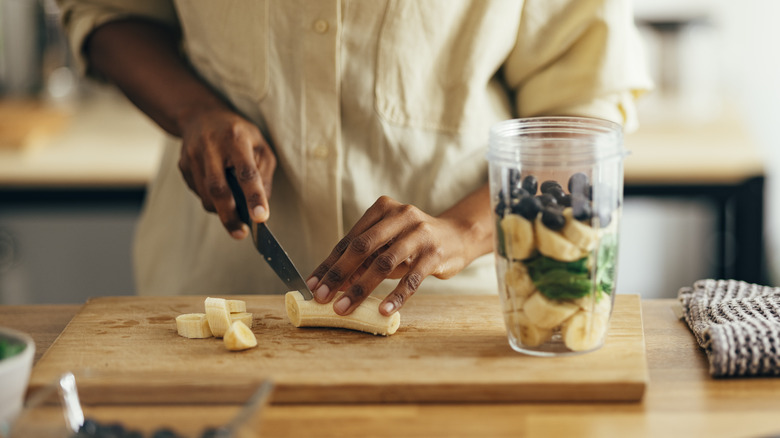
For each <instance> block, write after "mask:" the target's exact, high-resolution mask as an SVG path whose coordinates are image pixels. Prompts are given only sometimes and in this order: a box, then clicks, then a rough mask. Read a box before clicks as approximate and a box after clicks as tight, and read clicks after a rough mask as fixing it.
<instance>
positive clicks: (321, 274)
mask: <svg viewBox="0 0 780 438" xmlns="http://www.w3.org/2000/svg"><path fill="white" fill-rule="evenodd" d="M391 202H393V201H392V200H391V199H390V198H388V197H385V196H383V197H380V198H379V199H378V200H377V201H376V202H375V203H374V205H372V206H371V207H369V209H368V210H366V212H365V213H364V214H363V216H361V218H360V219H359V220H358V221H357V223H355V225H354V226H353V227H352V229H351V230H349V232H348V233H347V235H346V236H344V237H343V238H342V239H341V240H340V241H339V242H338V243H337V244H336V246H334V247H333V250H332V251H331V252H330V254H329V255H328V257H326V258H325V261H323V262H322V263H321V264H320V265H319V266H317V268H315V269H314V272H312V274H311V276H310V277H309V279H308V281H307V282H306V284H307V285H308V286H309V289H310V290H311V291H313V292H315V294H314V298H315V300H317V302H319V303H327V302H328V301H330V299H331V298H333V293H331V292H333V291H331V289H330V286H329V284H331V283H328V284H323V280H324V278H325V275H326V274H327V273H328V272H329V271H330V269H331V267H332V266H333V265H334V264H335V263H336V262H337V261H338V260H339V258H340V257H341V255H342V254H344V252H345V251H346V250H347V248H349V246H350V244H351V242H352V240H353V239H354V238H355V237H356V236H358V235H359V234H360V233H362V232H363V231H365V230H367V229H368V228H370V227H372V226H373V225H374V224H376V223H377V222H379V221H380V220H381V219H382V218H383V217H384V215H385V212H386V210H387V209H388V208H389V206H390V205H391ZM317 292H319V293H317Z"/></svg>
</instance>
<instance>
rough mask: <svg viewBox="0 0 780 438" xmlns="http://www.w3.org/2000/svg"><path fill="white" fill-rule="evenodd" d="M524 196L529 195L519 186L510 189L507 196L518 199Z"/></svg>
mask: <svg viewBox="0 0 780 438" xmlns="http://www.w3.org/2000/svg"><path fill="white" fill-rule="evenodd" d="M526 196H529V195H528V192H526V191H525V190H523V189H522V188H520V187H513V188H512V189H511V191H510V192H509V197H510V198H512V199H518V200H519V199H521V198H525V197H526Z"/></svg>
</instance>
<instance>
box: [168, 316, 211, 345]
mask: <svg viewBox="0 0 780 438" xmlns="http://www.w3.org/2000/svg"><path fill="white" fill-rule="evenodd" d="M176 331H177V332H178V333H179V336H184V337H185V338H190V339H202V338H210V337H212V336H214V335H213V334H211V328H209V322H208V319H206V314H205V313H185V314H182V315H179V316H177V317H176Z"/></svg>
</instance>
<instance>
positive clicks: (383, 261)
mask: <svg viewBox="0 0 780 438" xmlns="http://www.w3.org/2000/svg"><path fill="white" fill-rule="evenodd" d="M374 263H376V270H377V271H378V272H379V273H380V274H382V275H385V276H386V275H390V273H391V272H393V269H395V266H396V264H397V258H396V256H395V254H392V253H389V252H386V253H382V254H381V255H380V256H379V257H377V258H376V261H375V262H374Z"/></svg>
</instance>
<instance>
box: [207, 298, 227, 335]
mask: <svg viewBox="0 0 780 438" xmlns="http://www.w3.org/2000/svg"><path fill="white" fill-rule="evenodd" d="M206 318H207V319H208V321H209V328H211V333H213V334H214V336H216V337H218V338H221V337H222V336H223V335H224V334H225V332H226V331H227V329H228V328H229V327H230V312H228V308H227V300H225V299H224V298H211V297H208V298H206Z"/></svg>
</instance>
